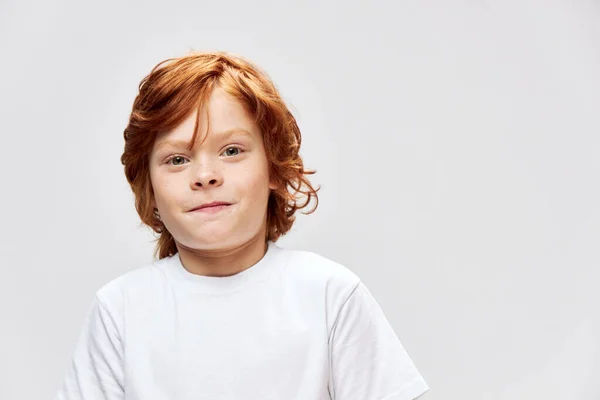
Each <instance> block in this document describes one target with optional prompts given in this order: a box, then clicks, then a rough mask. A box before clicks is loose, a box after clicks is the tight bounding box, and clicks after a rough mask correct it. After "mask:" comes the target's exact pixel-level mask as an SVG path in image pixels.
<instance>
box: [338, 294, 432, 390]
mask: <svg viewBox="0 0 600 400" xmlns="http://www.w3.org/2000/svg"><path fill="white" fill-rule="evenodd" d="M330 361H331V378H330V394H331V397H332V399H333V400H384V399H385V400H413V399H416V398H417V397H419V396H420V395H422V394H423V393H425V392H426V391H428V390H429V387H428V385H427V383H426V382H425V380H424V379H423V377H422V376H421V375H420V374H419V372H418V371H417V369H416V367H415V365H414V364H413V362H412V360H411V359H410V357H409V356H408V354H407V352H406V351H405V349H404V347H403V346H402V344H401V343H400V340H399V339H398V336H397V335H396V333H395V332H394V330H393V328H392V326H391V325H390V323H389V322H388V320H387V318H386V317H385V315H384V313H383V310H382V309H381V307H380V306H379V304H378V303H377V302H376V300H375V298H374V297H373V296H372V295H371V293H370V292H369V290H368V289H367V287H366V286H365V285H364V284H363V283H362V282H359V283H358V284H357V286H356V287H355V288H354V291H353V292H352V294H351V295H350V296H349V298H348V299H347V301H346V302H345V303H344V305H343V306H342V308H341V310H340V312H339V315H338V317H337V320H336V321H335V323H334V326H333V329H332V332H331V335H330Z"/></svg>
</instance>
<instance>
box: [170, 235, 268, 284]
mask: <svg viewBox="0 0 600 400" xmlns="http://www.w3.org/2000/svg"><path fill="white" fill-rule="evenodd" d="M264 238H265V235H264V234H259V235H257V236H256V237H254V238H252V239H251V240H249V241H247V242H245V243H242V244H239V245H237V246H234V247H230V248H226V249H194V248H189V247H186V246H183V245H182V244H180V243H177V250H178V251H179V257H180V258H181V263H182V264H183V267H184V268H185V269H186V270H187V271H188V272H190V273H192V274H196V275H204V276H216V277H226V276H232V275H235V274H238V273H240V272H242V271H244V270H246V269H248V268H250V267H252V266H253V265H254V264H256V263H257V262H259V261H260V259H261V258H263V257H264V255H265V252H266V251H267V242H266V241H265V239H264Z"/></svg>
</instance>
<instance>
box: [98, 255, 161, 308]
mask: <svg viewBox="0 0 600 400" xmlns="http://www.w3.org/2000/svg"><path fill="white" fill-rule="evenodd" d="M168 262H169V258H164V259H161V260H158V261H153V262H149V263H146V264H143V265H141V266H138V267H135V268H134V269H132V270H130V271H127V272H125V273H123V274H121V275H119V276H117V277H115V278H113V279H111V280H110V281H108V282H106V283H104V284H103V285H101V286H100V288H99V289H98V290H97V291H96V293H95V294H96V301H97V302H98V303H100V305H101V306H102V307H103V308H105V309H106V310H108V311H110V310H113V312H119V310H122V307H123V304H124V303H126V302H128V301H131V299H135V300H136V301H140V300H142V301H143V299H144V298H149V297H150V296H152V293H153V292H155V291H156V289H160V288H164V286H165V280H166V279H165V273H164V269H163V268H164V266H165V265H166V263H168Z"/></svg>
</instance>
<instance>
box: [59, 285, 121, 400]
mask: <svg viewBox="0 0 600 400" xmlns="http://www.w3.org/2000/svg"><path fill="white" fill-rule="evenodd" d="M124 398H125V393H124V376H123V345H122V341H121V338H120V336H119V332H118V329H117V326H116V324H115V321H114V319H113V317H112V316H111V315H110V314H109V313H108V312H107V310H106V309H105V307H104V306H103V305H102V303H101V302H100V300H99V298H98V297H97V296H96V297H95V299H94V301H93V303H92V305H91V307H90V308H89V309H88V312H87V314H86V317H85V320H84V323H83V329H82V330H81V333H80V335H79V340H78V341H77V344H76V347H75V352H74V354H73V356H72V360H71V363H70V365H69V367H68V368H67V371H66V374H65V376H64V380H63V382H62V387H61V388H60V390H59V392H58V394H57V395H56V397H55V400H87V399H95V400H121V399H124Z"/></svg>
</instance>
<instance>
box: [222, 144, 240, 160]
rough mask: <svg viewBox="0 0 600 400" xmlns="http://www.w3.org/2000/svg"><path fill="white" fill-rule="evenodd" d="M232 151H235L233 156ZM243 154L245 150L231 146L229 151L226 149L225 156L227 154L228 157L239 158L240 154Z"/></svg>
mask: <svg viewBox="0 0 600 400" xmlns="http://www.w3.org/2000/svg"><path fill="white" fill-rule="evenodd" d="M230 150H234V152H233V154H232V152H231V151H230ZM236 150H237V153H236V152H235V151H236ZM242 152H243V150H242V149H240V148H239V147H237V146H229V147H228V148H227V149H225V151H224V152H223V154H227V156H228V157H233V156H237V155H238V154H240V153H242Z"/></svg>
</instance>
